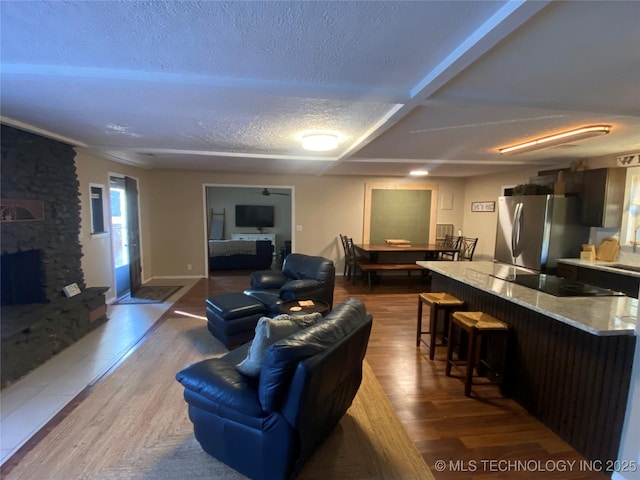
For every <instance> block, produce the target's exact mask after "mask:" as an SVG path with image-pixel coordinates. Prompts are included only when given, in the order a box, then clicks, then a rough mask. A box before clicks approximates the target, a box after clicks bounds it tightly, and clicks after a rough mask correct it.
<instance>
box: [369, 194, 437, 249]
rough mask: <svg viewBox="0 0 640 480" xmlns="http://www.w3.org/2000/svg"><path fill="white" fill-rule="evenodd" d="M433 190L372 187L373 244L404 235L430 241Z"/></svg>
mask: <svg viewBox="0 0 640 480" xmlns="http://www.w3.org/2000/svg"><path fill="white" fill-rule="evenodd" d="M430 219H431V190H395V189H394V190H387V189H373V190H371V230H370V232H371V233H370V238H369V243H372V244H380V243H384V241H385V239H388V238H402V239H406V240H410V241H411V243H429V222H430Z"/></svg>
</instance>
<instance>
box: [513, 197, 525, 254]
mask: <svg viewBox="0 0 640 480" xmlns="http://www.w3.org/2000/svg"><path fill="white" fill-rule="evenodd" d="M522 208H523V205H522V203H517V204H516V210H515V215H514V219H513V230H512V231H511V254H512V255H513V258H516V257H518V256H520V231H521V230H522Z"/></svg>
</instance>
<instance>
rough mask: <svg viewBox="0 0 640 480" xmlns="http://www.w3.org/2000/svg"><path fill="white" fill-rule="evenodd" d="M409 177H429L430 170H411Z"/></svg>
mask: <svg viewBox="0 0 640 480" xmlns="http://www.w3.org/2000/svg"><path fill="white" fill-rule="evenodd" d="M409 175H411V176H412V177H424V176H425V175H429V171H428V170H411V171H410V172H409Z"/></svg>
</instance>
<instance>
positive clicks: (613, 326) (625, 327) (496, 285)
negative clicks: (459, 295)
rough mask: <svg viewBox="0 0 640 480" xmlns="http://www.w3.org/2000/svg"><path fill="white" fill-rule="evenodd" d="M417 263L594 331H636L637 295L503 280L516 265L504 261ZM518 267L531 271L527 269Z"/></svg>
mask: <svg viewBox="0 0 640 480" xmlns="http://www.w3.org/2000/svg"><path fill="white" fill-rule="evenodd" d="M417 263H418V264H419V265H420V266H422V267H425V268H428V269H429V270H432V271H433V272H436V273H439V274H442V275H444V276H447V277H450V278H453V279H454V280H457V281H459V282H462V283H465V284H467V285H471V286H473V287H476V288H478V289H480V290H484V291H485V292H488V293H490V294H493V295H497V296H499V297H502V298H504V299H506V300H509V301H511V302H513V303H516V304H518V305H522V306H524V307H527V308H530V309H531V310H534V311H536V312H539V313H542V314H544V315H546V316H548V317H551V318H554V319H556V320H558V321H560V322H563V323H566V324H567V325H571V326H573V327H575V328H579V329H580V330H584V331H586V332H589V333H591V334H593V335H634V334H635V333H636V331H635V330H636V319H637V316H638V299H637V298H630V297H556V296H554V295H549V294H547V293H543V292H538V291H537V290H533V289H531V288H527V287H523V286H520V285H518V284H515V283H512V282H509V281H507V280H502V279H501V278H506V277H507V275H508V274H509V271H510V269H513V268H514V267H510V266H508V265H504V264H500V263H493V262H443V261H433V262H423V261H419V262H417ZM518 270H520V271H521V272H523V273H531V272H529V271H527V270H521V269H518ZM494 275H495V276H494ZM496 277H501V278H496Z"/></svg>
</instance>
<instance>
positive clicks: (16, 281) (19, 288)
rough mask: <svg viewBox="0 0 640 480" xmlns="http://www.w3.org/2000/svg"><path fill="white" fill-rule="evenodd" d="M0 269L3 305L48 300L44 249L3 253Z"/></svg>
mask: <svg viewBox="0 0 640 480" xmlns="http://www.w3.org/2000/svg"><path fill="white" fill-rule="evenodd" d="M0 271H1V273H2V276H1V279H0V280H1V281H2V283H1V284H0V286H1V291H0V295H1V296H0V303H1V304H2V305H28V304H31V303H47V302H48V300H47V296H46V293H45V290H44V264H43V262H42V250H40V249H38V250H25V251H21V252H16V253H8V254H5V255H2V257H1V258H0Z"/></svg>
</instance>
